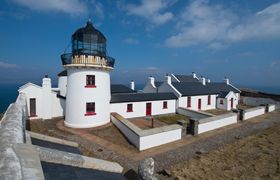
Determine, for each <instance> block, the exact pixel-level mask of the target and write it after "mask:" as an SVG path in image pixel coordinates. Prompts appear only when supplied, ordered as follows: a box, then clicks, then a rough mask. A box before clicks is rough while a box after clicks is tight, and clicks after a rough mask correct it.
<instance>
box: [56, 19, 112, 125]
mask: <svg viewBox="0 0 280 180" xmlns="http://www.w3.org/2000/svg"><path fill="white" fill-rule="evenodd" d="M61 60H62V64H63V66H64V68H65V69H66V70H67V93H66V112H65V121H64V123H65V125H66V126H68V127H73V128H89V127H96V126H100V125H103V124H106V123H108V122H110V99H111V92H110V91H111V90H110V74H109V72H110V71H111V70H112V69H113V67H114V62H115V60H114V59H113V58H111V57H109V56H107V53H106V38H105V36H104V35H103V34H102V33H101V32H100V31H98V30H97V29H95V28H94V27H93V24H92V22H91V21H88V22H87V24H86V26H85V27H82V28H80V29H78V30H77V31H76V32H75V33H74V34H73V35H72V53H68V54H63V55H61Z"/></svg>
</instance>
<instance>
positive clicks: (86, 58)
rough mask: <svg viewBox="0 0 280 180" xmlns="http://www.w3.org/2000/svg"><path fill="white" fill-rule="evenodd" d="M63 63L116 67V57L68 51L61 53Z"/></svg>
mask: <svg viewBox="0 0 280 180" xmlns="http://www.w3.org/2000/svg"><path fill="white" fill-rule="evenodd" d="M61 61H62V64H63V65H70V64H72V65H97V66H102V67H111V68H113V67H114V64H115V59H114V58H112V57H109V56H100V55H98V54H75V55H73V54H72V53H66V54H62V55H61Z"/></svg>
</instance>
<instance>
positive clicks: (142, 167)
mask: <svg viewBox="0 0 280 180" xmlns="http://www.w3.org/2000/svg"><path fill="white" fill-rule="evenodd" d="M154 166H155V162H154V160H153V158H147V159H144V160H142V161H141V162H140V164H139V166H138V176H139V177H140V179H143V180H156V179H157V178H156V177H154Z"/></svg>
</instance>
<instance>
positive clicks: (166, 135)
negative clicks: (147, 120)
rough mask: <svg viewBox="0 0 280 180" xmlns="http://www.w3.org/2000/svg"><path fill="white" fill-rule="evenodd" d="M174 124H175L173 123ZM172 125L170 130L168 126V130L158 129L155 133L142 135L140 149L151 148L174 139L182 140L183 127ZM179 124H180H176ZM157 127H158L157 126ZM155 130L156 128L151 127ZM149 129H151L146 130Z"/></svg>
mask: <svg viewBox="0 0 280 180" xmlns="http://www.w3.org/2000/svg"><path fill="white" fill-rule="evenodd" d="M171 126H173V125H171ZM171 126H170V128H171V129H170V130H168V127H167V126H166V130H167V131H164V130H163V129H162V130H163V131H162V132H160V131H161V130H160V129H158V132H157V131H155V132H154V133H153V132H151V133H150V135H146V136H142V137H140V147H139V150H140V151H142V150H145V149H149V148H152V147H156V146H160V145H163V144H166V143H170V142H173V141H177V140H180V139H181V137H182V128H181V127H174V128H175V129H174V128H172V127H171ZM176 126H179V125H176ZM162 128H163V127H162ZM155 129H157V128H155ZM151 130H153V131H154V129H151ZM146 131H149V130H146Z"/></svg>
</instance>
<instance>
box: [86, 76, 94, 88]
mask: <svg viewBox="0 0 280 180" xmlns="http://www.w3.org/2000/svg"><path fill="white" fill-rule="evenodd" d="M86 83H87V84H86V86H85V87H86V88H94V87H96V86H95V75H87V82H86Z"/></svg>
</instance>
